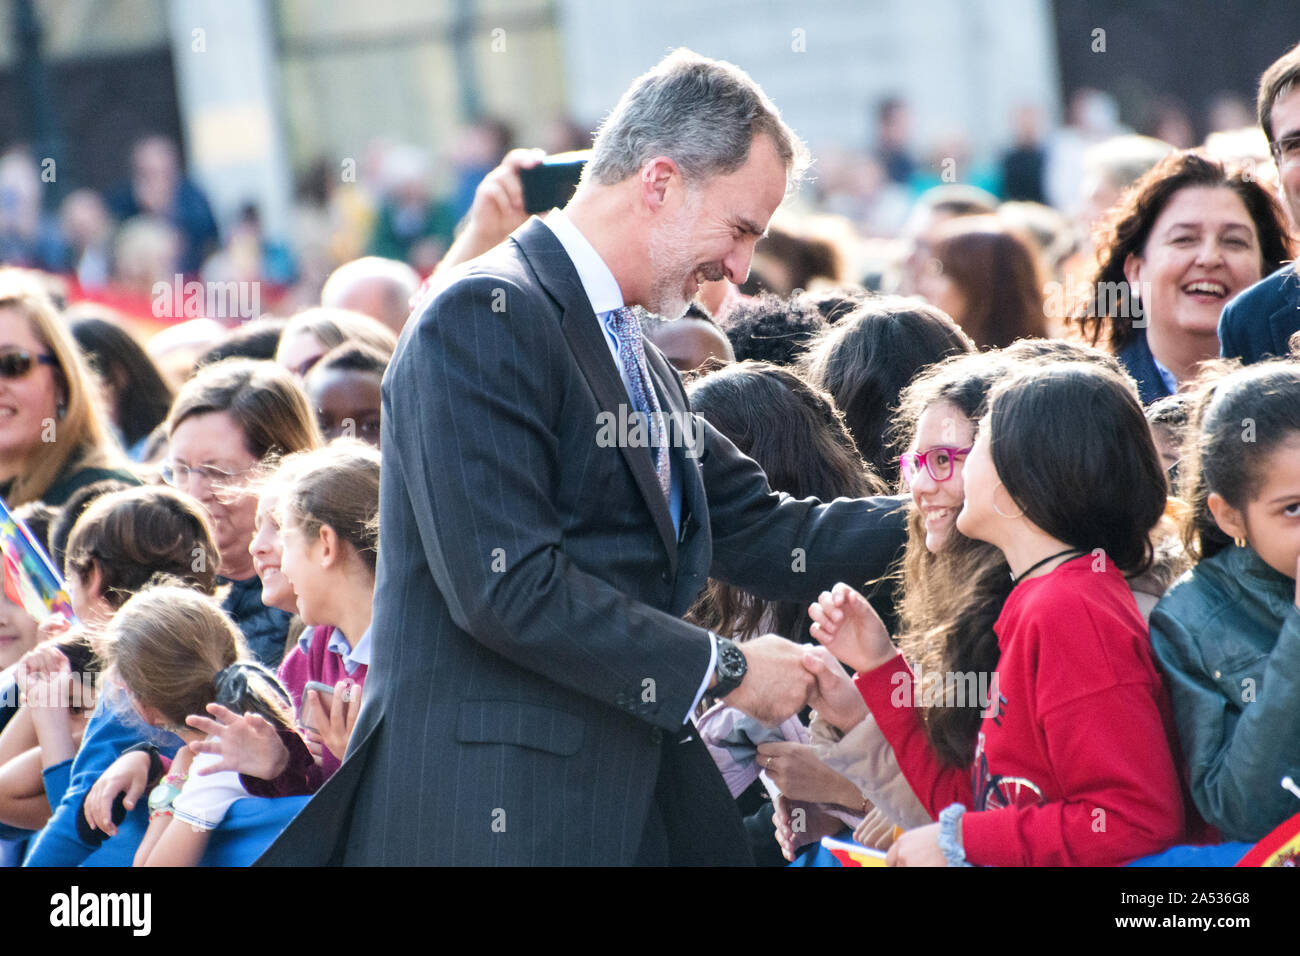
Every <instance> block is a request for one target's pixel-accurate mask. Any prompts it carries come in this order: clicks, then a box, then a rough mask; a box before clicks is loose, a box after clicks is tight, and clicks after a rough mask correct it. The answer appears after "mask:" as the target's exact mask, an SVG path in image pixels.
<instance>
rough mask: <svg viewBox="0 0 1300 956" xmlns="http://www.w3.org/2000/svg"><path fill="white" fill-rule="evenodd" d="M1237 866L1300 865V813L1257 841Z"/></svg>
mask: <svg viewBox="0 0 1300 956" xmlns="http://www.w3.org/2000/svg"><path fill="white" fill-rule="evenodd" d="M1237 866H1300V813H1297V814H1296V815H1295V816H1293V817H1292V818H1291V819H1290V820H1287V821H1286V822H1285V823H1283V824H1282V825H1281V826H1280V827H1278V828H1277V829H1276V830H1274V831H1273V832H1272V833H1270V834H1269V835H1268V836H1266V837H1264V839H1262V840H1260V841H1259V842H1258V843H1256V844H1255V845H1254V847H1252V848H1251V850H1250V852H1249V853H1247V854H1246V855H1245V856H1243V857H1242V858H1241V859H1240V860H1239V861H1237Z"/></svg>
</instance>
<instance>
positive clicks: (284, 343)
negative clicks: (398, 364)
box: [275, 306, 397, 379]
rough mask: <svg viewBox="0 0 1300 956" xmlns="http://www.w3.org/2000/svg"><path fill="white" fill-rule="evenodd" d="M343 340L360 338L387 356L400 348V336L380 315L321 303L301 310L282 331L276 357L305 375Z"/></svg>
mask: <svg viewBox="0 0 1300 956" xmlns="http://www.w3.org/2000/svg"><path fill="white" fill-rule="evenodd" d="M344 342H360V343H361V344H362V345H369V346H370V347H371V348H374V349H378V350H379V351H380V352H381V353H383V355H384V356H385V357H388V356H391V355H392V354H393V351H394V350H395V349H396V348H397V336H396V335H395V334H394V333H393V330H392V329H390V328H389V327H388V326H386V325H384V323H382V322H380V321H379V320H378V319H372V318H371V317H370V316H368V315H362V314H361V313H360V312H352V311H349V310H348V309H329V308H325V307H323V306H322V307H318V308H314V309H307V310H306V311H304V312H299V313H298V314H297V315H295V316H293V317H292V318H291V319H289V324H288V325H286V326H285V327H284V331H283V332H281V333H280V345H279V347H278V348H277V349H276V352H275V361H276V362H277V363H278V364H279V365H281V366H282V367H284V368H287V369H288V370H289V371H290V372H293V374H294V375H296V376H298V378H300V379H301V378H303V377H304V376H305V375H306V374H307V373H308V372H309V371H311V368H312V366H313V365H315V364H316V363H317V362H319V361H320V359H321V356H323V355H324V354H325V353H326V352H328V351H329V350H330V349H333V348H337V347H338V346H340V345H342V344H343V343H344Z"/></svg>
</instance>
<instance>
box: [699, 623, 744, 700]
mask: <svg viewBox="0 0 1300 956" xmlns="http://www.w3.org/2000/svg"><path fill="white" fill-rule="evenodd" d="M715 636H716V635H715ZM717 640H718V663H717V667H716V668H715V670H714V674H715V675H716V676H717V679H718V682H717V683H716V684H714V685H713V687H712V688H711V689H710V690H709V695H710V696H711V697H715V698H719V699H721V698H723V697H726V696H727V695H728V694H730V693H731V692H732V691H733V690H735V689H736V688H737V687H739V686H740V682H741V681H743V680H744V679H745V671H746V670H747V669H748V667H749V664H748V662H747V661H746V660H745V655H744V653H743V652H742V651H741V649H740V648H739V647H737V646H736V644H735V642H734V641H729V640H727V639H726V638H725V637H719V638H718V639H717Z"/></svg>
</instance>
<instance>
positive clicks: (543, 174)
mask: <svg viewBox="0 0 1300 956" xmlns="http://www.w3.org/2000/svg"><path fill="white" fill-rule="evenodd" d="M590 156H591V150H589V149H580V150H575V151H574V152H571V153H555V154H554V155H552V156H547V157H546V158H545V159H543V160H542V161H541V162H540V163H538V164H537V165H536V166H534V167H533V168H532V169H521V170H519V181H520V182H521V183H522V184H523V187H524V212H526V213H529V214H530V215H531V214H532V213H535V212H546V211H548V210H550V209H558V208H562V207H563V206H565V205H566V204H567V203H568V202H569V200H570V199H572V198H573V192H574V190H576V189H577V188H578V180H579V179H581V178H582V167H584V166H586V165H587V159H588V158H589V157H590Z"/></svg>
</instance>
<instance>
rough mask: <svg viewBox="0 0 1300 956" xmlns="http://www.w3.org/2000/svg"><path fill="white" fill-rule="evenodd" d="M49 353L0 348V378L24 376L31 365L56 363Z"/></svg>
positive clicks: (30, 368)
mask: <svg viewBox="0 0 1300 956" xmlns="http://www.w3.org/2000/svg"><path fill="white" fill-rule="evenodd" d="M57 364H58V363H57V362H56V361H55V359H54V356H53V355H50V354H49V353H42V354H40V355H33V354H32V353H31V352H29V351H27V350H26V349H15V348H7V349H0V378H11V379H12V378H25V377H26V376H27V373H29V372H30V371H31V370H32V366H33V365H57Z"/></svg>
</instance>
